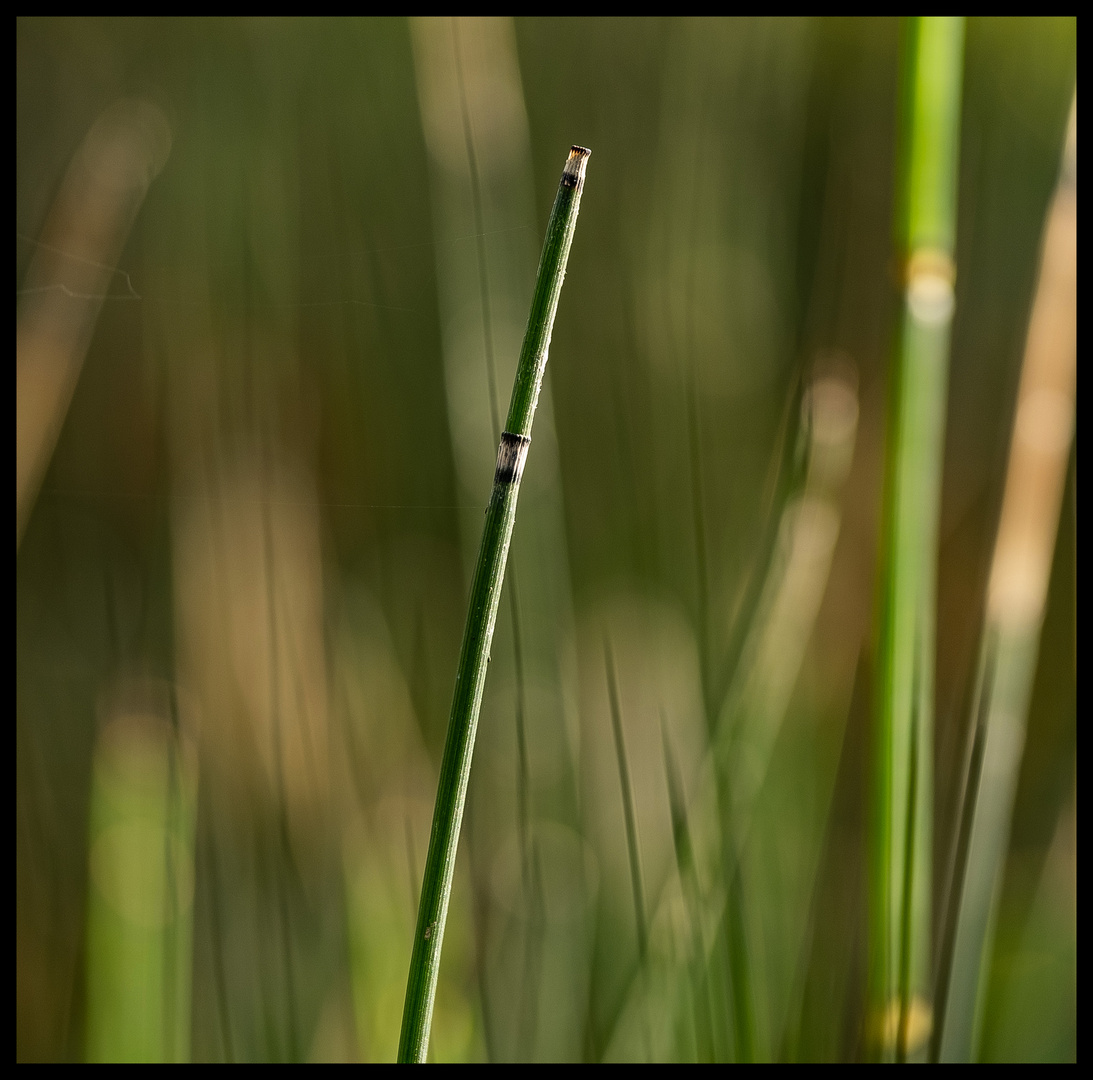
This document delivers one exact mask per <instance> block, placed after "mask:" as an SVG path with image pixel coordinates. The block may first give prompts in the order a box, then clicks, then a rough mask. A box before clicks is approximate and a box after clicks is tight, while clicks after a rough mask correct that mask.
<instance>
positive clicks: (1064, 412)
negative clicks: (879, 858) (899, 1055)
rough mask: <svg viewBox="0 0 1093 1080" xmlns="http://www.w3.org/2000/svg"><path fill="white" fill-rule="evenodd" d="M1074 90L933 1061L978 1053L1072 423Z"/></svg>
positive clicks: (990, 598)
mask: <svg viewBox="0 0 1093 1080" xmlns="http://www.w3.org/2000/svg"><path fill="white" fill-rule="evenodd" d="M1077 143H1078V139H1077V100H1076V99H1075V102H1074V103H1073V105H1072V107H1071V113H1070V124H1069V129H1068V132H1067V140H1066V146H1065V149H1064V153H1063V161H1062V169H1061V172H1060V176H1059V182H1058V187H1057V189H1056V192H1055V197H1054V199H1053V201H1052V205H1051V208H1050V210H1049V212H1048V219H1047V223H1046V226H1045V229H1044V243H1043V252H1042V256H1041V263H1040V279H1039V283H1038V286H1037V290H1036V299H1035V301H1034V303H1033V309H1032V317H1031V319H1030V322H1029V330H1028V341H1027V345H1026V349H1025V356H1024V361H1023V364H1022V371H1021V384H1020V388H1019V390H1018V394H1017V408H1016V411H1015V414H1014V426H1013V435H1012V442H1011V445H1010V457H1009V465H1008V468H1007V472H1006V488H1005V495H1004V498H1003V503H1002V516H1001V520H1000V522H999V527H998V536H997V539H996V541H995V549H994V559H993V562H992V565H991V576H990V583H989V586H988V591H987V612H986V621H985V626H984V630H983V639H982V642H981V645H980V657H979V675H978V679H979V682H978V686H977V695H976V697H977V703H976V710H975V716H974V719H973V728H972V732H971V739H970V742H969V754H968V761H967V773H966V778H965V787H964V800H963V809H962V813H961V818H960V825H959V829H958V839H957V846H956V850H955V852H954V859H953V869H952V874H951V878H952V880H951V883H950V886H949V896H948V904H947V912H946V917H945V922H944V928H943V937H942V949H941V955H940V958H939V970H938V984H937V996H936V1005H937V1026H936V1028H935V1031H934V1037H933V1039H932V1042H931V1056H932V1057H933V1058H934V1060H945V1061H968V1060H976V1059H977V1058H978V1057H979V1042H980V1035H981V1030H982V1023H983V1010H984V1004H985V999H986V992H987V987H988V985H989V983H990V971H991V963H990V959H991V948H992V943H993V937H994V922H995V919H996V909H997V905H998V894H999V888H1000V885H1001V877H1002V868H1003V866H1004V863H1005V856H1006V847H1007V842H1008V840H1009V830H1010V820H1011V817H1012V814H1013V803H1014V798H1015V795H1016V791H1017V779H1018V774H1019V771H1020V767H1021V756H1022V752H1023V750H1024V745H1025V727H1026V723H1027V718H1028V707H1029V701H1030V698H1031V695H1032V683H1033V677H1034V676H1035V674H1036V664H1037V658H1038V655H1039V644H1040V628H1041V625H1042V623H1043V618H1044V606H1045V603H1046V600H1047V587H1048V578H1049V575H1050V573H1051V559H1052V554H1053V552H1054V549H1055V534H1056V531H1057V529H1058V524H1059V511H1060V507H1061V504H1062V498H1063V488H1064V484H1065V481H1066V470H1067V461H1068V459H1069V456H1070V445H1071V437H1072V434H1073V430H1074V392H1075V381H1076V374H1077V370H1076V363H1075V361H1076V344H1077V270H1078V259H1077V255H1078V236H1077V219H1078V190H1077V179H1078V176H1077V153H1078V146H1077Z"/></svg>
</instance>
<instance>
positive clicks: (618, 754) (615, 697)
mask: <svg viewBox="0 0 1093 1080" xmlns="http://www.w3.org/2000/svg"><path fill="white" fill-rule="evenodd" d="M603 654H604V666H605V668H606V669H607V695H608V698H609V700H610V703H611V731H612V733H613V734H614V736H615V758H616V760H617V762H618V766H619V787H620V789H621V790H622V812H623V820H624V821H625V823H626V850H627V854H628V856H629V861H630V886H631V889H632V890H633V894H634V924H635V926H636V927H637V933H638V963H639V964H644V963H645V955H646V953H647V952H648V948H649V931H648V929H647V927H646V923H645V887H644V885H643V884H642V879H641V855H640V852H639V849H638V829H637V824H636V822H635V818H634V793H633V791H632V790H631V787H630V767H629V765H628V764H627V762H626V743H625V741H624V739H623V734H622V715H621V713H620V711H619V689H618V686H617V684H616V681H615V660H614V657H613V656H612V655H611V643H610V641H607V640H605V641H604V643H603Z"/></svg>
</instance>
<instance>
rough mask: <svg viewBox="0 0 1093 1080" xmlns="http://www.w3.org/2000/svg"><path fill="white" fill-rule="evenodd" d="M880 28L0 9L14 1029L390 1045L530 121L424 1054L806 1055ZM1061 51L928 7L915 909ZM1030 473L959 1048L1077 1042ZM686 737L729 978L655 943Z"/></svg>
mask: <svg viewBox="0 0 1093 1080" xmlns="http://www.w3.org/2000/svg"><path fill="white" fill-rule="evenodd" d="M899 34H900V27H899V23H898V22H897V21H894V20H889V19H877V20H717V21H710V22H695V21H689V20H654V19H649V20H633V21H631V20H624V21H615V20H569V19H563V20H553V19H550V20H520V21H517V22H515V23H511V22H508V21H503V20H502V21H487V22H479V21H465V22H463V21H461V22H459V23H458V24H452V23H448V22H446V21H439V22H420V23H418V22H415V23H407V22H405V21H402V20H353V21H328V20H319V19H314V20H268V21H266V20H255V21H250V20H234V19H231V20H228V19H223V20H206V19H187V20H169V19H153V18H138V19H122V20H109V19H20V20H18V21H17V24H16V61H17V100H16V117H17V126H16V289H17V296H16V305H17V318H18V320H19V333H20V355H21V356H22V353H23V347H24V337H25V339H26V341H31V340H32V338H33V335H34V334H37V335H38V338H34V339H33V340H36V341H46V342H47V343H51V344H48V347H47V346H46V345H42V346H41V348H40V351H39V353H35V354H34V355H35V356H36V357H38V360H37V361H36V362H38V363H40V364H42V365H45V366H46V367H48V364H49V363H53V364H54V366H55V368H56V371H57V372H60V374H58V375H57V376H56V379H55V380H54V383H50V384H49V385H51V386H55V389H54V390H53V391H49V392H48V393H47V392H45V391H43V393H44V394H45V398H44V400H47V401H52V402H54V408H53V411H52V412H50V410H49V408H45V410H44V412H43V413H42V416H40V417H37V419H36V416H37V414H34V415H31V413H30V412H27V413H26V415H25V416H24V413H23V406H22V400H23V399H22V397H20V415H19V416H18V418H17V420H18V423H19V454H20V465H19V521H18V525H17V551H18V553H17V562H16V582H17V591H16V635H17V646H16V679H17V690H16V707H17V729H16V753H17V757H16V791H17V795H16V819H17V820H16V868H17V872H16V986H17V1014H16V1035H17V1057H18V1059H19V1060H38V1059H83V1058H87V1057H90V1058H97V1057H98V1058H102V1057H107V1058H110V1057H131V1058H155V1057H161V1058H163V1057H166V1058H193V1059H196V1060H206V1059H232V1060H251V1059H263V1060H264V1059H286V1058H288V1059H308V1058H312V1059H339V1060H383V1059H391V1058H393V1056H394V1052H395V1048H396V1046H397V1040H398V1030H399V1021H400V1016H401V1008H402V996H403V991H404V987H405V977H406V969H407V964H408V960H409V954H410V940H411V935H412V933H413V925H414V919H415V915H416V901H417V889H418V887H419V884H420V876H421V870H422V865H423V860H424V852H425V849H426V846H427V841H428V825H429V818H430V813H431V806H432V796H433V790H434V785H435V777H436V770H437V766H438V762H439V756H440V751H441V748H442V743H443V737H444V730H445V723H446V719H447V709H448V705H449V701H450V693H451V684H452V679H453V677H454V669H455V663H456V659H457V652H458V647H459V636H460V632H461V626H462V621H463V615H464V604H465V594H466V589H467V579H468V573H469V566H470V565H471V561H472V560H473V556H474V552H475V549H476V546H477V537H478V531H479V529H480V524H479V523H480V521H481V510H482V508H483V507H484V506H485V501H486V496H487V494H488V490H489V484H490V482H491V478H492V462H493V456H494V448H495V446H496V443H497V431H496V427H497V420H496V416H497V415H502V416H503V411H504V408H505V406H506V403H507V388H508V387H509V386H510V385H511V375H512V371H513V369H514V367H515V361H516V353H517V349H518V344H519V340H520V337H521V334H522V330H523V320H524V318H525V317H526V311H527V305H528V300H529V297H530V291H531V286H532V283H533V278H534V271H535V264H536V259H537V253H538V250H539V246H540V242H541V235H542V230H543V228H544V226H545V222H546V219H547V215H548V213H549V209H550V205H551V200H552V198H553V192H554V189H555V186H556V184H557V180H558V176H559V173H560V169H561V166H562V164H563V163H564V161H565V155H566V153H567V151H568V148H569V146H570V144H571V143H580V144H582V145H585V146H589V147H591V148H592V150H593V155H592V158H591V160H590V166H589V174H588V181H587V185H586V188H585V195H584V200H583V205H582V214H581V219H580V225H579V227H578V230H577V236H576V242H575V244H574V248H573V253H572V257H571V260H570V265H569V274H568V283H567V285H566V288H565V291H564V293H563V297H562V302H561V307H560V312H559V316H558V321H557V325H556V329H555V334H554V341H553V347H552V350H551V361H550V365H549V367H548V374H547V379H548V383H549V387H548V389H547V390H546V391H545V392H544V400H543V403H542V408H541V411H540V418H539V421H538V423H537V425H536V432H535V443H534V445H533V448H532V450H531V454H530V457H529V464H528V467H527V471H526V474H525V481H524V494H523V499H522V501H521V510H520V517H519V519H518V522H517V527H516V536H515V539H514V546H513V561H512V563H511V564H510V577H509V579H508V582H507V583H506V598H505V600H504V601H503V605H502V615H501V618H500V621H499V624H498V633H497V637H496V639H495V641H494V655H493V660H492V665H491V669H490V677H489V681H488V685H487V691H486V700H485V704H484V707H483V714H482V721H481V725H480V729H479V735H478V754H477V757H476V761H475V768H474V771H473V772H472V778H471V791H470V796H469V803H468V812H467V817H466V820H465V822H464V838H463V843H462V846H461V850H460V864H459V867H458V870H457V882H456V888H455V894H454V897H453V909H452V914H451V916H450V918H449V926H448V934H447V938H446V942H445V954H444V964H443V968H442V974H441V985H440V990H439V995H438V1002H437V1013H436V1019H435V1023H434V1029H433V1049H432V1053H433V1055H434V1056H435V1057H436V1059H437V1060H468V1059H469V1060H482V1059H491V1058H492V1059H515V1058H528V1059H534V1058H551V1059H559V1058H564V1059H596V1060H598V1059H601V1058H604V1057H608V1058H644V1057H647V1056H653V1057H657V1058H664V1057H681V1058H695V1057H699V1058H702V1057H718V1058H724V1057H729V1058H731V1057H747V1056H754V1057H758V1058H783V1059H784V1058H789V1059H795V1058H804V1059H818V1058H819V1059H840V1058H853V1057H855V1056H857V1055H858V1054H860V1053H861V1045H862V1044H861V1038H862V1035H861V1027H862V1015H861V1014H862V993H863V985H862V980H863V964H864V955H863V949H864V947H865V942H864V937H863V931H864V896H865V891H864V853H863V850H862V843H863V837H864V836H865V831H866V830H865V823H864V814H865V806H866V802H865V788H866V778H865V769H866V767H867V761H868V753H867V746H868V741H867V740H868V738H869V722H870V717H869V702H870V692H869V689H868V687H869V682H870V677H871V670H872V666H873V658H872V655H871V649H872V648H873V639H872V625H873V614H874V586H875V577H876V568H875V567H876V559H875V554H876V550H877V530H878V517H879V508H880V487H881V479H882V471H883V443H884V412H885V400H886V374H887V372H888V370H889V362H890V357H891V354H892V346H893V341H894V333H895V326H896V318H897V312H898V307H899V268H898V266H897V265H896V263H895V261H894V255H893V252H894V247H893V226H892V222H893V207H892V200H893V169H894V156H895V154H894V150H895V147H894V140H895V131H896V113H897V102H896V97H897V59H898V52H899ZM1075 65H1076V24H1075V21H1074V20H1073V19H1033V20H995V19H989V20H988V19H972V20H970V21H969V23H968V29H967V53H966V68H965V88H964V105H963V120H962V144H961V156H960V161H961V172H960V186H959V212H958V213H959V218H958V220H959V226H958V238H957V245H956V261H957V266H958V267H959V274H958V278H957V285H956V292H957V307H956V316H955V324H954V330H953V346H952V367H951V382H950V393H949V405H948V410H949V412H948V426H947V432H946V444H945V471H944V484H943V506H942V515H941V542H940V552H939V584H938V587H939V599H938V613H939V618H938V629H937V681H936V704H937V736H936V747H935V756H936V761H935V768H936V785H935V848H936V850H935V856H934V861H935V870H936V872H935V874H934V879H935V882H937V883H939V885H938V886H936V887H935V893H938V895H936V896H935V913H936V912H937V911H939V909H940V906H941V904H942V898H941V897H940V883H942V882H943V880H944V877H945V875H944V872H943V869H944V867H945V866H946V865H947V859H948V857H949V851H950V850H951V848H950V845H951V842H952V837H953V834H954V828H955V820H956V814H957V812H958V802H959V795H960V783H961V767H962V766H961V763H962V762H963V761H964V759H965V748H966V741H967V736H968V731H969V722H970V721H969V715H970V710H971V696H972V690H973V682H974V674H975V670H974V669H975V664H976V657H977V650H978V645H979V636H980V630H981V626H982V621H983V602H984V592H985V588H986V580H987V574H988V570H989V565H990V556H991V550H992V545H993V539H994V532H995V529H996V526H997V520H998V512H999V505H1000V500H1001V494H1002V485H1003V479H1004V470H1005V462H1006V453H1007V448H1008V444H1009V434H1010V430H1011V425H1012V419H1013V402H1014V396H1015V393H1016V387H1017V379H1018V375H1019V371H1020V362H1021V357H1022V354H1023V350H1024V341H1025V333H1026V329H1027V322H1028V314H1029V310H1030V306H1031V302H1032V295H1033V290H1034V288H1035V283H1036V272H1037V260H1038V252H1039V248H1040V243H1041V233H1042V229H1043V223H1044V218H1045V213H1046V211H1047V208H1048V205H1049V200H1050V197H1051V193H1052V191H1053V188H1054V184H1055V180H1056V176H1057V173H1058V167H1059V155H1060V148H1061V146H1062V141H1063V134H1064V128H1065V124H1066V118H1067V112H1068V108H1069V105H1070V100H1071V96H1072V93H1073V88H1074V80H1075ZM119 148H120V149H119ZM96 155H98V156H96ZM104 163H105V164H104ZM115 266H116V267H117V269H116V270H114V269H112V268H113V267H115ZM43 327H44V328H45V329H43ZM28 348H29V346H28ZM51 349H52V351H50V350H51ZM28 355H29V354H28ZM50 358H52V360H51V359H50ZM20 363H22V360H21V361H20ZM21 370H22V369H21ZM43 370H44V368H43ZM51 370H52V369H51ZM20 378H22V375H21V376H20ZM47 381H48V380H47ZM57 387H59V388H60V389H56V388H57ZM21 393H22V391H21ZM50 393H52V394H53V396H52V397H50V396H49V394H50ZM69 393H71V401H70V404H68V405H67V410H66V408H65V402H66V401H67V400H68V394H69ZM58 402H59V403H60V404H59V405H58V404H57V403H58ZM42 417H44V419H43V418H42ZM51 417H52V419H51ZM798 417H803V418H804V419H805V421H806V422H804V423H801V422H799V420H798ZM62 421H63V425H62V423H61V422H62ZM491 428H492V429H493V430H491ZM51 431H52V434H50V432H51ZM27 432H29V434H26V433H27ZM24 436H25V437H26V439H28V440H30V442H32V443H33V445H34V446H35V447H36V448H37V449H36V450H35V453H36V454H37V457H35V458H34V460H35V461H36V462H38V464H37V465H36V466H35V467H34V469H30V471H29V472H28V473H27V476H26V477H24V470H23V464H22V455H23V446H24ZM35 440H37V441H35ZM28 445H29V443H28ZM802 447H803V448H804V449H803V450H802ZM28 460H30V459H29V458H28ZM802 461H807V464H806V465H801V462H802ZM780 463H782V464H781V465H780ZM35 469H36V470H37V471H35ZM1075 483H1076V481H1075V465H1074V458H1073V456H1072V458H1071V465H1070V471H1069V476H1068V480H1067V496H1066V498H1065V500H1064V505H1063V511H1062V519H1061V521H1060V528H1059V533H1058V541H1057V546H1056V554H1055V561H1054V567H1053V571H1052V578H1051V586H1050V593H1049V601H1048V608H1047V614H1046V621H1045V626H1044V632H1043V639H1042V647H1041V653H1040V661H1039V667H1038V670H1037V674H1036V681H1035V689H1034V693H1033V700H1032V706H1031V712H1030V718H1029V737H1028V743H1027V748H1026V751H1025V756H1024V759H1023V763H1022V767H1021V775H1020V782H1019V786H1018V794H1017V802H1016V807H1015V812H1014V821H1013V830H1012V836H1011V841H1010V848H1009V854H1008V858H1007V864H1006V872H1005V879H1004V887H1003V892H1002V899H1001V907H1000V909H999V910H1000V915H999V930H998V936H997V940H996V944H995V948H994V954H993V959H992V962H991V964H990V971H989V974H988V976H987V977H988V978H989V994H988V1006H987V1012H986V1016H985V1021H984V1036H983V1044H982V1054H983V1055H984V1056H985V1057H987V1058H1017V1059H1025V1058H1038V1059H1058V1060H1066V1059H1073V1057H1074V1055H1075V1053H1076V1049H1075V1048H1076V1012H1075V1010H1076V996H1075V995H1076V988H1075V987H1076V892H1075V873H1076V832H1075V830H1076V824H1075V822H1076V791H1075V711H1076V697H1075V686H1076V653H1075V631H1076V601H1075V554H1076V553H1075V498H1076V496H1075V490H1076V488H1075ZM612 680H614V685H613V684H612ZM726 716H727V717H728V720H727V721H725V723H723V724H721V725H720V727H719V726H718V721H720V720H721V719H722V718H724V717H726ZM715 730H729V731H731V732H732V745H731V746H730V747H729V748H728V749H727V750H726V749H723V748H721V749H719V747H718V746H716V745H713V744H711V741H710V740H711V738H714V736H713V735H711V733H712V732H714V731H715ZM715 742H716V739H715ZM620 746H621V747H622V752H621V755H620V753H619V747H620ZM711 749H712V751H713V752H714V753H715V755H716V754H717V753H731V754H732V755H734V757H733V760H734V761H739V762H741V763H742V764H741V765H740V766H739V774H738V775H737V776H736V780H735V782H734V785H735V786H734V788H733V792H732V799H731V801H732V807H731V811H732V820H733V829H734V835H735V851H736V852H737V857H738V858H739V874H738V878H739V881H740V883H741V885H740V888H739V894H740V897H741V900H742V902H741V904H740V911H739V915H740V918H739V919H738V920H737V922H736V923H735V924H734V925H735V926H736V931H735V932H736V933H738V934H739V935H740V940H741V941H743V942H744V945H745V951H746V955H747V956H748V957H749V963H750V970H749V972H748V973H747V985H748V986H749V995H748V1000H749V1002H750V1015H744V1014H743V1013H742V1012H741V1007H740V1006H741V999H740V994H739V992H738V991H737V995H736V1000H735V1001H733V1000H731V999H732V998H733V991H732V990H731V988H729V989H726V987H725V986H719V985H716V984H717V979H718V971H717V965H716V964H715V963H713V962H712V961H711V962H709V963H707V960H708V958H709V957H711V956H714V955H715V954H716V952H717V948H718V945H717V941H718V936H717V935H718V931H717V929H716V927H712V926H710V925H708V920H706V921H704V918H705V917H704V915H703V909H702V905H703V903H704V902H705V901H704V900H703V897H706V898H707V899H708V898H709V897H710V896H712V895H714V894H716V892H717V886H716V882H713V881H712V879H711V878H710V877H709V873H708V867H709V865H711V860H712V861H713V862H716V848H717V844H718V841H717V839H716V836H715V834H716V833H717V828H718V827H717V814H718V812H719V811H718V810H717V809H716V807H717V805H718V803H717V802H716V800H714V801H713V802H711V794H710V792H711V789H710V784H709V780H708V775H707V774H708V772H709V757H708V755H709V752H710V751H711ZM620 762H622V763H625V765H626V768H627V769H628V772H629V781H630V788H631V790H632V806H631V810H632V815H631V816H632V819H633V820H632V830H633V832H634V834H636V840H637V853H638V863H639V865H640V872H639V874H638V875H637V880H636V881H635V877H634V875H633V874H632V860H630V859H629V857H628V839H627V836H628V833H627V823H626V822H625V821H624V803H623V797H622V794H621V790H622V789H621V788H620ZM734 768H737V766H735V765H734ZM677 796H678V797H677ZM683 841H685V842H683ZM711 852H713V853H714V854H712V855H711ZM689 881H690V882H691V884H688V882H689ZM635 900H636V901H637V904H638V906H637V908H636V907H635ZM635 912H637V914H636V915H635ZM733 978H734V979H736V980H737V983H736V986H737V987H739V985H741V984H740V982H739V978H740V973H739V972H738V971H734V973H733ZM747 1011H748V1010H745V1012H747ZM730 1018H731V1019H730Z"/></svg>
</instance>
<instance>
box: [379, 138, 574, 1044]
mask: <svg viewBox="0 0 1093 1080" xmlns="http://www.w3.org/2000/svg"><path fill="white" fill-rule="evenodd" d="M590 153H591V151H589V150H586V149H583V148H581V147H577V146H575V147H573V148H572V149H571V150H570V154H569V158H568V160H567V161H566V165H565V169H564V170H563V172H562V179H561V183H560V184H559V186H558V195H557V198H556V199H555V201H554V209H553V211H552V212H551V215H550V222H549V223H548V225H547V232H546V239H545V240H544V242H543V254H542V257H541V258H540V261H539V273H538V276H537V279H536V282H535V292H534V294H533V296H532V301H531V313H530V314H529V316H528V323H527V330H526V332H525V335H524V344H523V347H522V349H521V351H520V362H519V365H518V367H517V369H516V379H515V382H514V383H513V387H512V399H511V402H510V405H509V415H508V421H507V423H506V425H505V431H504V432H502V435H501V445H500V446H499V448H498V451H497V469H496V472H495V473H494V483H493V493H492V495H491V496H490V501H489V504H488V505H487V507H486V521H485V524H484V525H483V528H482V544H481V547H480V548H479V552H478V564H477V566H476V568H475V573H474V579H473V582H472V584H471V596H470V603H469V606H468V610H467V623H466V627H465V629H464V632H463V647H462V650H461V652H460V657H459V669H458V671H457V673H456V680H455V693H454V695H453V699H452V711H451V718H450V719H449V721H448V735H447V739H446V741H445V745H444V758H443V760H442V762H441V766H440V780H439V783H438V785H437V794H436V804H435V807H434V810H433V827H432V832H431V834H430V837H429V853H428V856H427V857H426V861H425V875H424V879H423V881H422V886H421V903H420V906H419V908H418V921H417V930H416V933H415V935H414V951H413V955H412V957H411V959H410V972H409V976H408V978H407V982H406V1003H405V1006H404V1009H403V1016H402V1035H401V1038H400V1041H399V1052H398V1060H399V1061H400V1062H424V1060H425V1056H426V1053H427V1052H428V1047H429V1028H430V1025H431V1022H432V1015H433V999H434V996H435V994H436V982H437V976H438V974H439V972H440V951H441V946H442V944H443V940H444V923H445V920H446V918H447V914H448V899H449V897H450V895H451V889H452V877H453V874H454V872H455V857H456V851H457V848H458V845H459V829H460V825H461V823H462V820H463V808H464V804H465V802H466V797H467V782H468V780H469V779H470V770H471V755H472V753H473V750H474V736H475V729H476V728H477V725H478V713H479V709H480V708H481V705H482V691H483V688H484V686H485V681H486V667H487V665H488V663H489V657H490V644H491V642H492V640H493V630H494V626H495V624H496V622H497V608H498V604H499V602H500V599H501V586H502V583H503V581H504V576H505V563H506V561H507V558H508V550H509V543H510V541H511V539H512V529H513V525H514V524H515V522H516V502H517V498H518V496H519V492H520V477H521V474H522V472H523V467H524V460H525V458H526V456H527V449H528V445H529V444H530V442H531V426H532V422H533V420H534V417H535V406H536V404H537V403H538V399H539V391H540V389H541V387H542V381H543V372H544V370H545V369H546V362H547V354H548V351H549V349H550V336H551V332H552V330H553V328H554V316H555V314H556V313H557V310H558V298H559V296H560V295H561V290H562V281H563V280H564V278H565V269H566V263H567V261H568V259H569V249H570V246H571V244H572V242H573V233H574V230H575V229H576V225H577V214H578V211H579V209H580V203H581V191H582V188H583V186H584V173H585V168H586V166H587V163H588V155H589V154H590Z"/></svg>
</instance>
